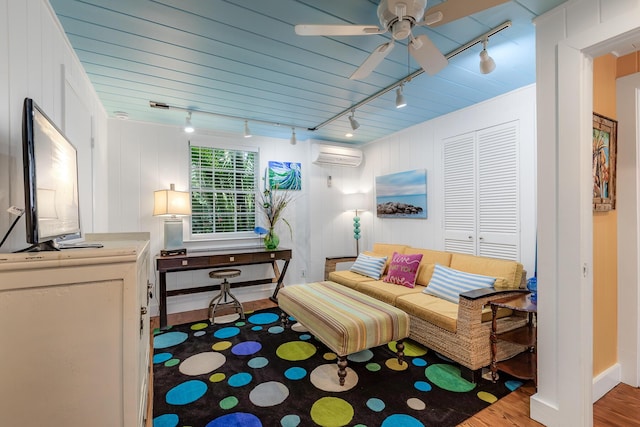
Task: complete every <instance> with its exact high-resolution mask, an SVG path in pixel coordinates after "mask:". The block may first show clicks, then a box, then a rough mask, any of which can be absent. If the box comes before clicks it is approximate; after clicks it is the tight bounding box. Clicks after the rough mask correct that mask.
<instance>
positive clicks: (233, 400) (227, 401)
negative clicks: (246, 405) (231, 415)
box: [220, 396, 238, 409]
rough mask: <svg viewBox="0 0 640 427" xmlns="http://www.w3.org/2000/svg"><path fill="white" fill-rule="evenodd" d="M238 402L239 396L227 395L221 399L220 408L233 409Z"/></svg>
mask: <svg viewBox="0 0 640 427" xmlns="http://www.w3.org/2000/svg"><path fill="white" fill-rule="evenodd" d="M237 404H238V398H237V397H235V396H229V397H225V398H224V399H222V400H221V401H220V408H222V409H231V408H235V407H236V405H237Z"/></svg>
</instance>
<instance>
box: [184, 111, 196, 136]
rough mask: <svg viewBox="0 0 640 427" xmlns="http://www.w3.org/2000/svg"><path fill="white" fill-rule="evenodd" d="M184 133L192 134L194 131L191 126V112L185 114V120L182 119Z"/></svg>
mask: <svg viewBox="0 0 640 427" xmlns="http://www.w3.org/2000/svg"><path fill="white" fill-rule="evenodd" d="M184 131H185V132H186V133H193V131H195V128H194V127H193V125H192V124H191V111H189V113H188V114H187V118H186V119H184Z"/></svg>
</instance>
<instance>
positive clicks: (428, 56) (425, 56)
mask: <svg viewBox="0 0 640 427" xmlns="http://www.w3.org/2000/svg"><path fill="white" fill-rule="evenodd" d="M507 1H509V0H446V1H443V2H442V3H440V4H437V5H436V6H433V7H430V8H429V9H426V7H427V0H380V4H379V5H378V19H379V20H380V27H378V26H375V25H296V26H295V31H296V34H298V35H301V36H367V35H374V34H384V33H386V32H390V33H391V35H392V38H391V41H389V42H386V43H383V44H381V45H380V46H378V47H377V48H375V50H374V51H373V52H372V53H371V54H370V55H369V56H368V57H367V59H366V60H365V61H364V62H363V63H362V65H360V67H358V69H357V70H356V71H354V73H353V74H351V76H350V77H349V78H350V79H354V80H362V79H364V78H366V77H367V76H368V75H369V74H371V72H372V71H373V70H374V69H375V68H376V67H377V66H378V65H380V63H381V62H382V60H383V59H384V58H385V57H386V56H387V55H388V54H389V52H391V50H392V49H393V47H394V45H395V41H396V40H404V39H406V38H407V37H408V38H409V43H408V45H407V46H408V48H409V53H410V54H411V56H412V57H413V58H414V59H415V60H416V62H417V63H418V64H420V66H421V67H422V68H423V69H424V71H425V72H427V73H428V74H430V75H434V74H436V73H437V72H439V71H440V70H442V69H443V68H444V67H446V66H447V64H448V62H449V61H448V60H447V58H445V56H444V55H443V54H442V52H440V50H438V48H437V47H436V45H435V44H433V42H432V41H431V40H430V39H429V37H427V36H426V35H424V34H421V35H419V36H417V37H416V36H414V35H413V33H412V31H411V30H412V29H413V28H414V27H422V26H430V27H437V26H439V25H443V24H446V23H448V22H452V21H455V20H457V19H460V18H463V17H465V16H467V15H471V14H474V13H476V12H480V11H483V10H485V9H489V8H491V7H494V6H497V5H499V4H502V3H506V2H507ZM425 9H426V11H425Z"/></svg>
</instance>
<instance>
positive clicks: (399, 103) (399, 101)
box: [396, 83, 407, 108]
mask: <svg viewBox="0 0 640 427" xmlns="http://www.w3.org/2000/svg"><path fill="white" fill-rule="evenodd" d="M402 86H403V84H402V83H400V86H398V88H397V89H396V108H402V107H406V106H407V101H406V100H405V99H404V94H403V93H402Z"/></svg>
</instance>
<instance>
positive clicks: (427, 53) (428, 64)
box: [409, 34, 449, 76]
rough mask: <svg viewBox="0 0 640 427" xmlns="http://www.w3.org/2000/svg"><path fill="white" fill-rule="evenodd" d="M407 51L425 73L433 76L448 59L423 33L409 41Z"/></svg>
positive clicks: (445, 64)
mask: <svg viewBox="0 0 640 427" xmlns="http://www.w3.org/2000/svg"><path fill="white" fill-rule="evenodd" d="M409 53H410V54H411V56H413V59H415V60H416V62H417V63H418V64H420V66H421V67H422V69H423V70H424V71H426V72H427V74H429V75H431V76H433V75H434V74H436V73H437V72H438V71H440V70H442V69H443V68H444V67H446V66H447V64H448V63H449V61H448V60H447V58H445V56H444V55H443V54H442V52H440V50H439V49H438V48H437V47H436V45H435V44H433V42H432V41H431V40H430V39H429V37H427V36H425V35H424V34H421V35H419V36H418V37H416V38H415V39H413V40H411V42H409Z"/></svg>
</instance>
